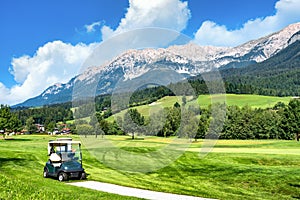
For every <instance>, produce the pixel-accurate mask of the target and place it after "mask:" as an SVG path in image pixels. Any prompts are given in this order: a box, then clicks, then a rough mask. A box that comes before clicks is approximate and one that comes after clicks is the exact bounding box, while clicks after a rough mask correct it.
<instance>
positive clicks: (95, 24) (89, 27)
mask: <svg viewBox="0 0 300 200" xmlns="http://www.w3.org/2000/svg"><path fill="white" fill-rule="evenodd" d="M100 25H101V23H100V22H94V23H92V24H90V25H85V26H84V27H85V28H86V32H88V33H91V32H94V31H95V27H96V26H100Z"/></svg>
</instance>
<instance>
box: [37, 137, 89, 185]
mask: <svg viewBox="0 0 300 200" xmlns="http://www.w3.org/2000/svg"><path fill="white" fill-rule="evenodd" d="M80 147H81V143H80V141H72V139H71V138H60V139H57V140H54V141H50V142H49V143H48V156H49V160H48V162H47V163H46V165H45V167H44V174H43V175H44V177H45V178H47V177H50V176H51V177H56V178H58V180H59V181H66V180H68V179H69V178H78V179H86V173H85V171H84V169H83V168H82V154H81V148H80Z"/></svg>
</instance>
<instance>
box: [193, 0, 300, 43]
mask: <svg viewBox="0 0 300 200" xmlns="http://www.w3.org/2000/svg"><path fill="white" fill-rule="evenodd" d="M275 10H276V13H275V15H272V16H267V17H262V18H257V19H252V20H249V21H247V22H245V23H244V25H243V26H242V27H241V28H240V29H236V30H228V28H227V27H226V26H224V25H219V24H217V23H215V22H212V21H205V22H203V23H202V25H201V27H200V28H199V29H198V31H197V32H196V33H195V42H196V43H198V44H200V45H213V46H237V45H240V44H242V43H244V42H247V41H249V40H252V39H256V38H259V37H262V36H265V35H267V34H270V33H273V32H275V31H278V30H280V29H282V28H284V27H285V26H287V25H289V24H291V23H296V22H299V21H300V12H299V10H300V1H299V0H279V1H278V2H277V3H276V5H275Z"/></svg>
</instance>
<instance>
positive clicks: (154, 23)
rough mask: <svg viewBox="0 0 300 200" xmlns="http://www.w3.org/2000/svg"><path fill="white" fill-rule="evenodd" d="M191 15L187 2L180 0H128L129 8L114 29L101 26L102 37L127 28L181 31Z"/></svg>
mask: <svg viewBox="0 0 300 200" xmlns="http://www.w3.org/2000/svg"><path fill="white" fill-rule="evenodd" d="M190 17H191V13H190V10H189V9H188V3H187V2H182V1H180V0H163V1H153V0H129V8H128V9H127V13H126V15H125V17H124V18H123V19H121V21H120V23H119V26H118V27H117V28H116V30H113V29H111V28H110V27H108V26H103V27H102V30H101V32H102V39H103V40H105V39H107V38H109V37H111V36H112V35H114V34H119V33H122V32H125V31H128V30H132V29H137V28H145V27H160V28H169V29H173V30H176V31H182V30H183V29H184V28H185V27H186V25H187V22H188V20H189V19H190Z"/></svg>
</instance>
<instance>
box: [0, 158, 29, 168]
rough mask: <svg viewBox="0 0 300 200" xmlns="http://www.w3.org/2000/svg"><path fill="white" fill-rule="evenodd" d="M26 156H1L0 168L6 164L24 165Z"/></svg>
mask: <svg viewBox="0 0 300 200" xmlns="http://www.w3.org/2000/svg"><path fill="white" fill-rule="evenodd" d="M24 162H25V159H24V158H0V169H1V168H2V167H4V166H5V165H23V164H24Z"/></svg>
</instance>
